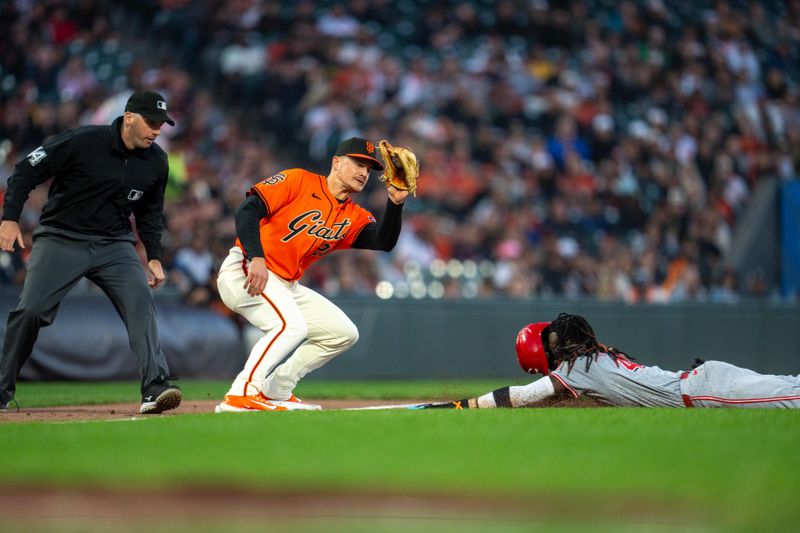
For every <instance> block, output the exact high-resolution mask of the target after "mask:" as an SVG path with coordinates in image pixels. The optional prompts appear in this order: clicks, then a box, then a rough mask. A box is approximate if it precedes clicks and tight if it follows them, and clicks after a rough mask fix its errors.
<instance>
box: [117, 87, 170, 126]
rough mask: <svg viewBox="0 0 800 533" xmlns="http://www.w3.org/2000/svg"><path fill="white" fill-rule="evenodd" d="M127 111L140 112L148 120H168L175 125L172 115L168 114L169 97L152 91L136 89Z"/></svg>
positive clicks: (129, 99)
mask: <svg viewBox="0 0 800 533" xmlns="http://www.w3.org/2000/svg"><path fill="white" fill-rule="evenodd" d="M125 111H130V112H131V113H139V114H140V115H142V116H143V117H144V118H146V119H147V120H152V121H153V122H166V123H167V124H169V125H170V126H174V125H175V121H174V120H172V117H170V116H169V115H167V99H166V98H164V97H163V96H161V95H160V94H158V93H154V92H152V91H136V92H135V93H133V94H132V95H131V97H130V98H128V103H127V104H126V105H125Z"/></svg>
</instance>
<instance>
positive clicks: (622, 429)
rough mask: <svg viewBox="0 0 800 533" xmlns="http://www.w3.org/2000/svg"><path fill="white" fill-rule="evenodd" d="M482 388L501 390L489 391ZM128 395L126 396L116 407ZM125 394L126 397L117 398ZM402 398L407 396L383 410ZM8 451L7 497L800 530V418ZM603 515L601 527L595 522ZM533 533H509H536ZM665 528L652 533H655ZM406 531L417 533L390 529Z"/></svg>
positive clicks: (394, 418) (583, 413) (207, 422)
mask: <svg viewBox="0 0 800 533" xmlns="http://www.w3.org/2000/svg"><path fill="white" fill-rule="evenodd" d="M482 385H489V387H488V388H481V389H479V390H477V391H475V390H473V389H474V387H475V386H482ZM495 385H497V384H496V383H493V382H481V383H471V384H469V386H468V387H467V389H469V391H468V390H467V389H459V387H458V386H456V385H454V384H452V383H439V384H438V387H439V388H438V389H437V384H436V383H428V382H420V383H417V382H413V383H408V384H406V386H405V387H402V386H401V384H398V383H394V382H391V383H380V382H377V383H336V382H334V383H315V382H311V381H309V382H308V383H304V384H303V391H302V393H303V394H305V395H306V396H308V397H310V398H311V397H314V398H317V397H319V398H322V397H336V395H337V394H341V395H344V396H345V397H352V395H353V394H356V393H357V394H362V395H368V394H376V395H378V396H377V397H380V398H384V397H387V398H388V397H391V398H393V399H402V398H413V397H420V396H423V397H427V396H441V395H442V390H444V389H448V390H449V391H450V392H458V393H467V394H474V393H476V392H483V391H485V390H490V389H491V388H493V387H494V386H495ZM83 386H84V387H86V388H87V390H92V391H94V390H95V389H96V387H100V388H101V389H104V390H105V394H108V395H109V396H114V398H115V399H113V400H112V401H130V394H131V390H130V388H131V386H130V384H127V385H124V384H122V385H121V384H104V385H102V386H101V385H99V384H98V385H86V384H84V385H83ZM116 386H119V387H121V388H120V389H119V390H118V391H117V393H114V392H113V391H114V390H115V387H116ZM182 386H183V388H184V390H185V391H186V393H187V397H189V398H193V399H201V398H203V397H204V395H205V394H212V395H213V396H214V397H218V396H219V394H220V393H224V391H225V389H226V388H227V384H218V383H217V384H213V383H191V382H186V383H182ZM70 388H71V386H68V385H63V384H61V385H57V384H33V383H23V384H21V386H20V389H19V392H20V394H19V396H18V397H19V398H20V401H23V398H25V401H26V402H27V401H30V402H33V401H34V398H36V397H37V395H39V396H45V395H47V394H49V393H52V396H53V398H54V400H53V401H55V399H66V398H80V396H81V395H80V394H79V393H78V392H76V391H74V390H73V391H71V392H70V391H69V389H70ZM135 390H136V389H135V387H134V389H133V392H134V397H135ZM119 391H122V393H123V396H124V398H122V399H120V398H119V397H118V396H115V394H118V393H119ZM337 391H338V392H337ZM369 391H372V392H369ZM389 391H391V392H392V393H393V395H391V396H382V394H388V392H389ZM398 391H399V392H398ZM403 391H405V392H404V393H403ZM298 392H301V391H298ZM34 393H35V394H34ZM23 394H24V396H23ZM460 395H461V394H454V396H460ZM362 397H364V396H362ZM40 399H41V400H44V399H45V398H43V397H42V398H40ZM26 405H27V404H26ZM0 442H2V445H3V453H2V454H0V484H2V485H6V486H14V485H17V484H25V485H31V484H33V485H37V484H39V485H60V486H64V487H71V486H76V485H87V486H107V487H123V488H130V487H151V486H159V487H170V486H175V487H180V486H186V485H190V486H193V485H198V484H199V485H203V486H214V487H250V488H272V489H274V488H283V489H287V490H288V489H297V490H303V489H309V488H312V489H315V490H330V491H348V490H368V491H369V490H374V491H410V492H425V493H429V492H434V493H456V494H460V493H470V494H476V493H477V494H481V493H483V494H487V495H513V496H514V497H523V498H529V499H530V501H531V502H545V504H548V505H550V504H552V506H553V507H554V508H566V509H571V510H572V511H570V513H571V512H574V514H569V513H567V514H565V515H564V516H563V521H561V522H558V524H559V527H558V528H556V529H558V530H563V529H564V528H566V529H567V530H576V531H577V530H584V529H585V527H586V526H587V524H586V523H584V522H582V520H584V519H582V518H581V517H582V516H584V515H582V514H581V513H585V512H587V509H589V510H591V509H593V508H597V507H598V506H600V507H602V506H606V507H607V506H618V507H620V509H623V511H620V512H621V513H622V514H623V515H624V514H625V512H626V511H624V510H625V509H629V510H636V509H656V510H657V513H656V514H657V515H658V516H663V517H676V518H678V519H679V520H680V519H681V518H683V519H685V520H686V522H684V525H686V524H688V526H687V527H685V528H684V529H683V530H695V529H697V530H712V529H717V528H720V529H722V530H730V529H740V530H751V529H758V530H762V531H768V530H769V531H781V530H787V531H788V530H792V529H793V528H794V526H795V525H796V523H797V510H796V507H795V506H796V502H797V498H798V494H800V493H798V490H799V489H798V487H800V412H797V411H778V410H746V409H740V410H736V409H730V410H724V409H719V410H713V409H708V410H701V409H694V410H684V409H566V408H551V409H515V410H465V411H453V410H431V411H406V410H391V411H355V412H354V411H321V412H292V413H270V414H261V413H259V414H246V415H240V414H232V415H214V414H198V415H185V416H173V417H152V418H148V419H146V420H142V421H137V422H124V421H123V422H89V423H80V424H75V423H68V424H43V423H28V424H0ZM595 510H596V509H595ZM588 516H589V517H590V518H589V520H591V516H592V513H591V512H590V513H589V515H588ZM0 518H1V517H0ZM664 519H665V520H666V518H664ZM433 525H436V524H433ZM440 525H445V524H444V523H442V524H440ZM550 525H552V524H550ZM590 525H594V526H596V528H599V529H592V530H609V531H611V530H616V528H617V526H619V524H612V526H609V524H608V523H605V522H602V521H601V522H600V523H599V524H598V523H595V524H590ZM634 525H635V524H634ZM639 525H642V524H639ZM667 525H668V523H667ZM405 526H410V524H408V523H406V524H405ZM473 526H474V524H473ZM518 526H519V524H511V525H509V527H508V528H504V529H503V530H504V531H505V530H510V531H516V530H525V529H524V528H519V527H518ZM664 526H665V524H664V523H658V521H656V522H645V524H644V526H643V529H647V530H653V529H663V528H664ZM341 527H342V530H348V529H352V530H359V529H357V528H355V527H353V528H350V527H349V526H348V525H343V526H341ZM1 529H2V528H1V527H0V530H1ZM397 529H403V530H406V528H405V527H402V528H393V527H391V526H389V527H388V528H387V529H386V530H397ZM431 529H434V528H433V527H432V526H431V524H427V525H425V524H423V525H421V526H420V529H419V530H420V531H426V530H431ZM445 529H447V528H445ZM457 529H461V528H457ZM491 529H494V528H491ZM636 529H637V528H636V527H634V530H636ZM201 530H202V529H201ZM413 530H416V529H413ZM463 530H477V529H470V528H469V527H464V528H463ZM494 530H497V529H494Z"/></svg>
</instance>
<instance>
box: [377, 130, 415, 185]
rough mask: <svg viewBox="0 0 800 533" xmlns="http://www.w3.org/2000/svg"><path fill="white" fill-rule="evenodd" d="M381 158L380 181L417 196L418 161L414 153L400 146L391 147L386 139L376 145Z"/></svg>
mask: <svg viewBox="0 0 800 533" xmlns="http://www.w3.org/2000/svg"><path fill="white" fill-rule="evenodd" d="M378 148H380V151H381V157H382V158H383V166H384V170H383V175H382V176H381V177H380V180H381V181H382V182H384V183H385V184H386V186H387V187H388V186H389V185H393V186H394V187H395V188H396V189H399V190H401V191H408V192H410V193H411V194H413V195H414V196H416V195H417V178H419V161H417V156H416V155H414V152H412V151H411V150H409V149H408V148H404V147H402V146H392V145H391V144H390V143H389V141H387V140H386V139H384V140H382V141H381V142H379V143H378Z"/></svg>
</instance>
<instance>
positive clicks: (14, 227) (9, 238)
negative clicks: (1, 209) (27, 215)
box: [0, 220, 25, 252]
mask: <svg viewBox="0 0 800 533" xmlns="http://www.w3.org/2000/svg"><path fill="white" fill-rule="evenodd" d="M15 242H16V243H17V244H19V247H20V248H25V242H24V241H23V240H22V232H21V231H20V230H19V224H17V223H16V222H14V221H13V220H4V221H3V222H2V223H0V250H3V251H4V252H13V251H14V243H15Z"/></svg>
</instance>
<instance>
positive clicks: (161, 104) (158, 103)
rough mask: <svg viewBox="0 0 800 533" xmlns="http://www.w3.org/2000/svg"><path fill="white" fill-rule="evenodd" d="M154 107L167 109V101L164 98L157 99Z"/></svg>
mask: <svg viewBox="0 0 800 533" xmlns="http://www.w3.org/2000/svg"><path fill="white" fill-rule="evenodd" d="M156 107H157V108H159V109H163V110H164V111H166V110H167V103H166V102H165V101H164V100H158V101H156Z"/></svg>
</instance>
